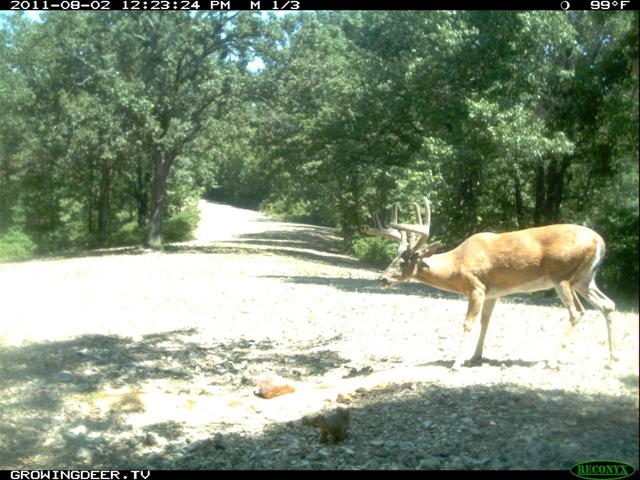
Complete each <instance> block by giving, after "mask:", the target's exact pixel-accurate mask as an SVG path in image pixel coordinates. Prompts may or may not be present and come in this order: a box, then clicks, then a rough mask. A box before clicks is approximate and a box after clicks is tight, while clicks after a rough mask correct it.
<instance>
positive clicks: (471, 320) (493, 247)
mask: <svg viewBox="0 0 640 480" xmlns="http://www.w3.org/2000/svg"><path fill="white" fill-rule="evenodd" d="M423 202H424V207H425V214H424V217H423V216H422V215H421V212H420V207H419V205H418V204H417V203H415V202H414V203H413V208H414V212H415V217H416V223H415V224H404V223H398V207H397V205H394V206H393V208H392V213H391V222H390V223H389V227H384V226H383V225H382V223H381V222H380V218H379V216H378V214H377V213H375V214H374V215H373V222H374V227H373V228H365V229H364V233H366V234H367V235H371V236H379V237H383V238H387V239H390V240H393V241H395V242H398V243H399V247H398V253H397V255H396V257H395V258H394V259H393V260H392V262H391V263H390V264H389V266H388V267H387V268H386V270H384V272H383V273H382V275H381V276H380V279H379V282H380V286H381V287H383V288H386V287H391V286H393V285H396V284H398V283H401V282H404V281H406V280H412V281H417V282H419V283H423V284H426V285H429V286H431V287H434V288H437V289H440V290H444V291H448V292H453V293H457V294H461V295H464V296H465V297H467V299H468V306H467V313H466V316H465V318H464V322H463V325H462V336H461V339H460V347H459V349H458V352H457V355H456V357H455V360H454V363H453V366H452V368H453V369H454V370H459V369H460V368H461V367H462V366H463V364H465V359H466V358H467V356H468V353H469V352H470V348H471V347H472V345H469V346H467V343H468V341H469V333H470V331H471V330H472V328H473V327H474V326H476V325H477V321H478V318H479V319H480V336H479V338H478V341H477V343H476V347H475V351H474V353H473V356H472V357H471V358H470V360H469V364H478V363H481V361H482V353H483V348H484V340H485V336H486V334H487V328H488V327H489V320H490V319H491V314H492V313H493V309H494V307H495V305H496V302H497V300H498V299H499V298H500V297H502V296H504V295H509V294H514V293H522V292H533V291H539V290H548V289H551V288H554V289H555V290H556V292H557V294H558V296H559V297H560V300H561V301H562V303H563V305H564V306H565V307H566V308H567V310H568V312H569V325H568V327H567V328H566V330H565V331H564V333H563V335H562V337H561V340H560V344H559V345H558V347H557V349H556V350H555V352H554V353H553V355H552V356H551V358H550V359H549V360H547V361H546V364H547V366H548V367H550V368H557V367H558V362H557V359H558V355H559V352H560V351H562V350H563V349H564V348H565V347H566V345H567V342H568V340H569V337H570V336H571V333H572V331H573V330H574V328H575V326H576V325H577V324H578V322H579V321H580V318H581V317H582V315H583V314H584V313H585V309H584V307H583V306H582V303H581V302H580V298H579V297H578V295H580V297H582V298H583V299H585V300H586V301H587V302H588V303H589V304H591V305H592V306H593V307H595V308H596V309H597V310H599V311H600V312H601V313H602V315H603V316H604V318H605V321H606V325H607V335H608V346H609V363H608V366H611V364H612V363H613V362H615V361H616V360H617V358H616V354H615V351H616V348H615V342H614V338H613V332H612V319H611V314H612V312H613V311H614V310H615V304H614V302H613V301H612V300H611V299H610V298H608V297H607V296H606V295H604V294H603V293H602V292H601V291H600V290H599V289H598V287H597V285H596V282H595V276H596V272H597V270H598V268H599V267H600V265H601V264H602V261H603V259H604V254H605V250H606V246H605V242H604V240H603V239H602V237H601V236H600V235H599V234H598V233H596V232H594V231H593V230H591V229H590V228H587V227H584V226H580V225H573V224H556V225H547V226H539V227H533V228H527V229H524V230H518V231H513V232H506V233H487V232H483V233H476V234H474V235H471V236H470V237H469V238H467V239H466V240H464V241H463V242H462V243H461V244H460V245H458V246H457V247H456V248H454V249H453V250H449V251H447V252H444V253H436V252H437V251H438V248H439V242H435V243H432V244H429V245H426V246H425V244H427V241H428V239H429V232H430V226H431V208H430V205H429V200H428V199H427V197H423ZM407 234H409V239H407Z"/></svg>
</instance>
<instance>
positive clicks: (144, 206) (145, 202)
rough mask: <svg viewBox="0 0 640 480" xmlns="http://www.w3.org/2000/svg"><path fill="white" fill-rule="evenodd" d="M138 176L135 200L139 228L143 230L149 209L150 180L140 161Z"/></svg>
mask: <svg viewBox="0 0 640 480" xmlns="http://www.w3.org/2000/svg"><path fill="white" fill-rule="evenodd" d="M136 174H137V175H136V190H135V198H136V202H137V204H138V228H142V227H144V223H145V222H146V221H147V215H148V209H149V198H148V194H147V183H148V180H149V179H148V178H145V175H144V174H143V172H142V164H141V162H140V161H138V168H137V172H136Z"/></svg>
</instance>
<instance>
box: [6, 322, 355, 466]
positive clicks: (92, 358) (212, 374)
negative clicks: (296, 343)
mask: <svg viewBox="0 0 640 480" xmlns="http://www.w3.org/2000/svg"><path fill="white" fill-rule="evenodd" d="M195 333H196V332H195V330H178V331H171V332H164V333H159V334H151V335H145V336H144V337H142V338H141V339H140V340H134V339H132V338H126V337H118V336H107V335H84V336H81V337H78V338H75V339H73V340H67V341H56V342H42V343H33V344H28V345H24V346H19V347H8V346H3V347H0V391H1V392H2V396H1V397H0V418H2V422H0V469H11V468H18V467H20V468H23V467H24V468H30V467H29V466H30V465H31V462H34V461H35V462H36V463H37V460H34V458H36V459H37V458H38V456H43V455H44V457H45V458H58V459H60V461H61V462H62V463H61V464H60V465H63V464H64V465H70V463H68V462H73V461H75V460H76V459H75V457H74V455H76V453H77V451H78V448H77V445H75V443H77V440H78V438H79V437H84V436H85V435H75V436H74V435H72V436H70V437H69V438H64V439H62V440H60V441H55V442H53V443H51V442H52V440H51V438H50V437H48V436H47V435H48V432H49V430H50V429H51V428H53V427H54V426H56V425H58V423H59V422H60V418H65V420H64V421H73V423H72V424H70V425H68V426H66V427H65V428H64V429H63V430H65V431H66V430H72V429H73V427H74V426H77V425H79V424H81V425H83V426H84V427H85V428H86V429H88V430H92V431H95V432H97V434H98V435H97V437H96V439H98V437H100V436H101V435H100V434H102V433H105V432H107V431H108V432H109V433H110V434H114V433H115V432H119V431H127V430H129V429H130V428H129V427H128V426H127V425H126V421H124V420H122V421H121V420H119V419H117V418H112V419H109V420H108V421H107V420H105V419H96V418H94V417H92V416H90V415H89V416H84V417H83V416H82V415H80V416H79V417H78V415H79V414H78V412H76V413H74V414H72V415H69V414H68V412H67V413H64V415H63V416H62V417H60V418H56V417H58V416H60V415H61V414H63V409H64V404H65V400H66V399H67V397H69V396H73V395H77V396H79V397H81V398H86V399H91V398H92V395H93V394H95V393H96V392H98V390H100V389H101V388H103V387H105V386H108V387H109V388H113V389H117V388H122V387H131V388H135V387H136V386H138V385H141V384H143V383H145V382H148V381H153V380H168V381H173V382H174V383H176V384H178V385H179V384H181V383H184V384H187V383H189V381H191V380H193V379H194V378H196V377H198V378H203V377H204V378H206V382H207V384H208V385H223V386H226V387H229V386H231V387H237V388H245V389H246V388H247V385H255V379H253V378H250V371H251V368H252V367H256V366H259V365H260V364H267V365H269V366H270V369H272V370H273V371H274V372H276V373H277V374H279V375H282V376H284V377H288V378H302V377H306V376H309V375H324V374H325V373H327V372H329V371H331V370H333V369H336V368H340V367H342V366H343V365H345V364H347V363H349V360H348V359H345V358H343V357H342V356H340V355H339V354H338V353H336V352H334V351H332V350H330V349H328V348H325V349H324V350H323V347H326V346H327V345H329V344H330V343H331V342H334V341H337V340H339V338H333V339H326V338H324V339H319V340H318V341H316V342H313V344H310V345H309V348H303V349H301V350H300V351H299V352H298V353H295V354H290V355H283V354H281V353H280V348H279V345H278V343H277V342H274V341H270V340H266V341H261V342H255V341H252V340H236V341H231V342H226V343H216V344H212V345H207V346H203V345H202V344H199V343H195V342H193V341H191V340H190V337H191V336H192V335H193V334H195ZM311 347H313V348H314V351H313V353H311V352H308V353H307V351H306V350H310V349H311ZM123 422H124V423H123ZM163 428H164V427H163ZM172 428H174V430H175V432H178V431H179V430H180V428H181V427H180V426H179V425H175V426H174V427H172ZM69 442H71V443H70V444H69V445H67V444H68V443H69ZM109 448H111V447H109ZM128 448H129V449H133V447H131V446H129V447H128ZM134 450H135V449H134ZM52 452H55V455H54V456H53V457H47V456H48V455H53V453H52ZM115 458H117V457H115ZM122 458H128V456H127V455H125V456H124V457H122ZM125 463H126V462H125ZM39 465H42V464H39ZM48 465H49V466H51V467H55V466H60V465H54V464H51V463H48Z"/></svg>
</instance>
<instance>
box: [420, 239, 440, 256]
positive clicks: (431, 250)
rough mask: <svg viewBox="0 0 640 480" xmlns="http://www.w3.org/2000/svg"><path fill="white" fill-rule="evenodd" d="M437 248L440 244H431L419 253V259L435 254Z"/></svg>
mask: <svg viewBox="0 0 640 480" xmlns="http://www.w3.org/2000/svg"><path fill="white" fill-rule="evenodd" d="M439 247H440V242H434V243H432V244H431V245H429V246H428V247H427V248H425V249H424V250H422V251H421V252H420V258H427V257H430V256H431V255H433V254H435V253H436V252H437V251H438V248H439Z"/></svg>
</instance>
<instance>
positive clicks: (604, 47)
mask: <svg viewBox="0 0 640 480" xmlns="http://www.w3.org/2000/svg"><path fill="white" fill-rule="evenodd" d="M638 20H639V19H638V12H637V11H629V12H625V11H616V12H604V11H597V12H595V11H589V12H587V11H573V12H571V11H566V12H550V11H521V12H507V11H322V12H320V11H319V12H313V11H309V12H300V13H288V14H284V15H275V14H272V13H270V14H266V13H255V12H249V11H236V12H213V11H203V12H164V13H147V12H121V11H114V12H41V13H40V14H39V15H38V16H37V17H33V16H31V17H30V16H27V15H26V14H19V13H12V14H3V15H1V16H0V39H1V41H0V111H1V112H2V115H0V261H5V262H6V261H20V260H25V259H29V258H33V257H34V256H49V255H58V254H64V253H70V252H72V253H75V252H83V251H87V250H90V249H94V248H105V247H115V246H123V245H143V244H144V245H147V246H149V247H151V248H158V249H159V248H162V247H163V245H165V244H167V243H170V242H178V241H184V240H188V239H189V238H190V236H191V234H192V232H193V230H194V229H195V227H196V226H197V223H198V215H199V214H198V208H197V205H198V200H199V199H200V198H202V197H203V196H204V197H207V198H209V199H212V200H215V201H218V202H223V203H228V204H232V205H236V206H241V207H245V208H252V209H260V210H261V211H263V212H264V213H266V214H268V215H270V216H271V217H273V218H279V219H283V220H288V221H296V222H303V223H310V224H315V225H322V226H328V227H334V228H337V229H338V230H339V232H340V234H341V236H342V238H343V247H342V248H343V249H344V252H345V253H348V254H351V255H354V256H356V257H358V258H359V259H361V260H362V261H365V262H370V263H371V264H376V265H377V264H380V265H384V264H385V262H387V261H388V260H389V258H390V257H391V256H392V255H393V253H394V249H395V246H394V245H389V242H385V241H383V240H381V239H377V238H370V237H366V236H365V235H364V234H363V233H362V232H363V229H364V228H365V227H366V226H367V225H370V222H371V214H372V213H373V212H380V213H382V212H385V211H386V212H388V211H389V209H390V207H391V206H392V205H393V204H398V206H399V210H400V215H401V219H402V218H404V219H406V220H408V219H411V216H412V209H411V208H410V207H411V203H412V202H414V201H418V202H421V199H422V197H423V196H425V195H426V196H428V198H429V200H430V202H431V208H432V211H433V216H432V238H433V239H434V240H437V241H440V242H441V244H442V246H443V248H447V247H454V246H456V245H457V244H459V243H460V242H461V241H462V240H464V239H465V238H466V237H468V236H469V235H471V234H473V233H476V232H481V231H493V232H503V231H510V230H517V229H523V228H528V227H531V226H536V225H547V224H554V223H576V224H581V225H586V226H588V227H590V228H593V229H594V230H596V231H597V232H598V233H600V234H601V235H602V236H603V238H604V239H605V241H606V243H607V256H606V260H605V263H604V265H603V267H602V270H601V273H600V275H599V283H600V285H601V287H602V289H603V290H604V291H606V292H608V294H610V295H611V297H612V298H613V299H614V300H615V301H616V302H623V303H625V302H627V303H628V304H632V305H635V306H636V308H637V301H638V227H639V226H638V143H639V140H638V131H639V125H638V23H639V21H638ZM222 227H223V226H222V225H221V228H222Z"/></svg>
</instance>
